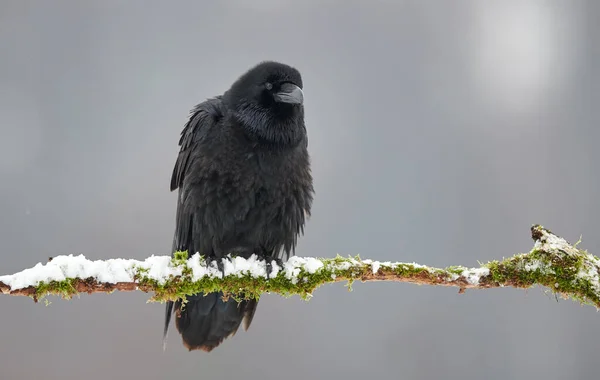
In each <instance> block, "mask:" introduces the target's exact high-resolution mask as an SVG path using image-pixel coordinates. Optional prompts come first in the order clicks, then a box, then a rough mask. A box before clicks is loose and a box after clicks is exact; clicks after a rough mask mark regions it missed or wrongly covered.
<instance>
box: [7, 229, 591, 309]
mask: <svg viewBox="0 0 600 380" xmlns="http://www.w3.org/2000/svg"><path fill="white" fill-rule="evenodd" d="M531 236H532V238H533V240H534V241H535V244H534V246H533V248H532V249H531V251H530V252H529V253H524V254H517V255H515V256H512V257H509V258H506V259H504V260H502V261H491V262H488V263H486V264H483V265H481V267H479V268H465V267H462V266H453V267H448V268H444V269H441V268H432V267H427V266H423V265H419V264H416V263H392V262H379V261H373V260H362V259H360V258H358V257H356V258H344V257H340V256H338V257H336V258H333V259H317V258H310V257H305V258H302V257H292V258H290V259H289V260H288V261H287V262H286V263H285V264H284V265H283V267H280V266H278V265H277V264H276V263H275V262H272V263H271V272H270V275H269V278H268V279H267V272H266V265H265V262H264V261H260V260H258V259H257V258H256V256H252V257H251V258H249V259H243V258H240V257H233V258H232V257H228V258H227V259H223V264H224V272H225V277H223V276H222V272H221V271H220V270H219V269H217V267H216V264H215V263H214V262H212V263H211V265H206V262H205V261H204V258H203V257H202V256H200V255H199V254H194V255H193V256H191V257H190V258H188V257H187V253H185V252H178V253H176V254H175V257H174V258H171V257H170V256H151V257H149V258H147V259H146V260H144V261H138V260H128V259H110V260H97V261H91V260H88V259H86V258H85V257H84V256H83V255H79V256H73V255H69V256H57V257H54V258H52V259H50V261H49V262H48V263H46V264H41V263H38V264H37V265H36V266H34V267H33V268H30V269H25V270H23V271H21V272H19V273H15V274H13V275H7V276H0V291H2V293H3V294H7V295H22V296H29V297H32V298H33V299H34V301H36V302H37V301H38V299H40V298H43V297H45V296H46V295H59V296H62V297H63V298H67V299H68V298H71V297H72V296H73V295H75V294H78V293H97V292H113V291H115V290H120V291H133V290H141V291H143V292H154V295H153V296H152V298H151V301H166V300H175V299H177V298H181V297H184V296H186V295H191V294H195V293H198V292H214V291H219V290H221V291H223V292H224V293H225V294H226V295H229V296H232V297H235V298H236V299H248V298H258V297H260V295H261V294H262V293H271V292H273V293H278V294H281V295H283V296H291V295H294V294H297V295H300V296H301V297H302V298H304V299H308V298H310V297H311V295H312V292H313V291H314V290H315V289H316V288H318V287H319V286H321V285H324V284H328V283H332V282H342V281H345V282H348V283H349V284H352V282H353V281H363V282H364V281H396V282H409V283H414V284H421V285H423V284H425V285H438V286H455V287H458V288H459V289H460V291H459V293H464V291H465V289H483V288H498V287H505V286H511V287H515V288H529V287H531V286H534V285H540V286H544V287H547V288H550V289H551V290H552V291H553V292H554V293H557V294H559V295H561V296H562V297H564V298H572V299H575V300H577V301H579V302H581V303H585V304H590V305H593V306H595V307H596V308H597V309H600V277H599V274H600V259H598V258H597V257H596V256H594V255H592V254H590V253H588V252H587V251H584V250H581V249H578V248H576V246H577V244H575V246H573V245H571V244H569V243H568V242H567V241H566V240H564V239H563V238H560V237H558V236H557V235H555V234H553V233H552V232H550V231H549V230H548V229H545V228H544V227H542V226H539V225H534V226H532V227H531Z"/></svg>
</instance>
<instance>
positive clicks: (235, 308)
mask: <svg viewBox="0 0 600 380" xmlns="http://www.w3.org/2000/svg"><path fill="white" fill-rule="evenodd" d="M222 297H223V293H222V292H215V293H208V294H206V295H204V294H197V295H194V296H188V297H187V300H186V302H185V305H183V307H182V303H181V301H177V302H175V304H174V309H175V326H176V328H177V330H178V331H179V333H180V334H181V338H182V340H183V345H184V346H185V347H187V349H188V350H190V351H192V350H203V351H206V352H210V351H212V350H213V349H214V348H215V347H217V346H218V345H220V344H221V343H222V342H223V340H225V339H226V338H228V337H230V336H233V335H235V333H236V332H237V330H238V329H239V327H240V324H241V323H242V321H243V322H244V330H247V329H248V328H249V327H250V324H251V323H252V319H253V317H254V313H255V312H256V307H257V304H258V301H257V300H247V301H241V302H239V303H238V302H237V301H236V300H234V299H233V298H229V299H228V300H227V301H223V299H222ZM172 307H173V304H172V303H171V304H170V305H169V304H167V313H168V315H167V319H166V322H165V323H166V324H165V335H164V338H166V331H167V327H168V323H169V319H170V313H171V308H172Z"/></svg>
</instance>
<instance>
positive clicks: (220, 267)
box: [206, 258, 225, 277]
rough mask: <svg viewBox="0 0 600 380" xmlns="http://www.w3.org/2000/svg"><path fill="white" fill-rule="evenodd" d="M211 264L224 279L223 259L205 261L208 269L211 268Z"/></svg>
mask: <svg viewBox="0 0 600 380" xmlns="http://www.w3.org/2000/svg"><path fill="white" fill-rule="evenodd" d="M213 262H214V263H215V265H216V266H217V269H218V270H219V272H221V274H222V275H223V277H225V265H224V264H223V259H216V258H210V259H208V260H207V261H206V264H207V266H209V267H210V266H212V263H213Z"/></svg>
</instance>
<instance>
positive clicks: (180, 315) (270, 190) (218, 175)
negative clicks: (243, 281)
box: [163, 61, 314, 352]
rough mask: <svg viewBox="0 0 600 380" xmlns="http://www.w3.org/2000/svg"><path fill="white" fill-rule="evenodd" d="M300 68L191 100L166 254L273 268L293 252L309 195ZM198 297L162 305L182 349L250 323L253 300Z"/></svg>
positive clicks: (205, 346) (256, 70)
mask: <svg viewBox="0 0 600 380" xmlns="http://www.w3.org/2000/svg"><path fill="white" fill-rule="evenodd" d="M302 87H303V85H302V77H301V75H300V73H299V72H298V70H296V69H295V68H293V67H290V66H288V65H285V64H282V63H278V62H272V61H267V62H262V63H259V64H258V65H257V66H255V67H253V68H251V69H250V70H249V71H247V72H246V73H245V74H243V75H242V76H241V77H240V78H238V79H237V81H235V83H233V85H232V86H231V88H230V89H229V90H228V91H226V92H225V93H224V94H223V95H220V96H216V97H214V98H211V99H208V100H206V101H204V102H203V103H200V104H198V105H197V106H196V107H195V108H194V109H193V110H192V111H191V115H190V118H189V121H188V122H187V124H186V125H185V126H184V128H183V131H182V132H181V138H180V140H179V145H180V147H181V148H180V151H179V155H178V157H177V161H176V163H175V168H174V170H173V175H172V177H171V191H173V190H175V189H179V196H178V198H177V214H176V224H175V236H174V239H173V251H185V250H187V251H188V253H189V254H190V255H192V254H194V253H196V252H199V253H200V254H202V255H204V257H205V258H206V259H207V261H209V262H210V261H212V260H217V264H219V268H221V269H222V263H221V258H223V257H225V256H226V255H228V254H233V255H237V256H242V257H245V258H248V257H250V256H251V255H252V254H253V253H255V254H257V255H258V256H259V258H261V259H269V263H270V262H271V260H277V261H279V262H281V261H282V260H283V258H284V257H285V260H287V259H289V257H290V255H293V254H294V249H295V246H296V242H297V238H298V235H300V234H303V233H304V224H305V221H306V219H307V218H308V217H309V216H310V211H311V205H312V201H313V195H314V189H313V180H312V174H311V170H310V157H309V154H308V149H307V148H308V138H307V134H306V127H305V124H304V105H303V103H304V95H303V92H302ZM222 296H223V293H221V292H217V293H209V294H202V293H200V294H196V295H193V296H188V297H187V302H186V303H185V305H184V307H183V308H182V300H178V301H176V302H175V303H173V302H168V303H167V308H166V318H165V329H164V335H163V339H165V340H166V336H167V331H168V327H169V321H170V318H171V313H172V310H173V309H174V314H175V325H176V327H177V330H178V331H179V333H180V334H181V337H182V340H183V344H184V346H185V347H187V348H188V349H189V350H190V351H191V350H197V349H200V350H204V351H207V352H208V351H211V350H212V349H214V348H215V347H217V346H218V345H219V344H221V342H223V340H224V339H225V338H227V337H229V336H232V335H234V334H235V333H236V331H237V330H238V328H239V326H240V324H241V322H242V320H244V329H245V330H247V329H248V327H250V323H251V322H252V318H253V316H254V313H255V311H256V306H257V302H258V301H257V300H250V301H241V302H240V303H238V302H237V301H235V300H234V299H233V298H229V299H228V300H227V301H223V299H222Z"/></svg>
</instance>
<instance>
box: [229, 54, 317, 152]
mask: <svg viewBox="0 0 600 380" xmlns="http://www.w3.org/2000/svg"><path fill="white" fill-rule="evenodd" d="M224 101H225V103H226V104H227V106H228V108H229V109H230V110H231V111H232V113H233V116H234V117H235V118H236V119H237V120H238V121H239V122H240V123H241V125H242V126H243V127H244V129H245V130H246V132H247V133H248V135H250V136H251V137H253V138H255V139H258V140H260V141H263V142H266V143H269V144H276V145H280V146H289V145H295V144H298V143H299V142H301V141H302V140H303V138H304V136H305V135H306V128H305V126H304V105H303V104H304V93H303V92H302V77H301V76H300V73H299V72H298V70H296V69H295V68H293V67H291V66H288V65H285V64H283V63H278V62H273V61H267V62H262V63H260V64H258V65H256V66H254V67H253V68H251V69H250V70H248V71H247V72H246V73H245V74H243V75H242V76H241V77H240V78H238V80H237V81H235V83H234V84H233V85H232V86H231V88H230V89H229V90H228V91H227V92H226V93H225V94H224Z"/></svg>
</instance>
